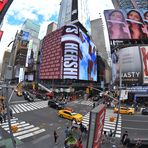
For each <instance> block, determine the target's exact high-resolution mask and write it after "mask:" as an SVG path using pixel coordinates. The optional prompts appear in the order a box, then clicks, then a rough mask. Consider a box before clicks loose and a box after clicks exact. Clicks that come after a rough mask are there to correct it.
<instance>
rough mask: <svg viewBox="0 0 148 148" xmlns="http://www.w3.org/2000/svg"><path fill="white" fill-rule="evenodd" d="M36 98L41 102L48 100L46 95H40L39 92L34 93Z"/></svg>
mask: <svg viewBox="0 0 148 148" xmlns="http://www.w3.org/2000/svg"><path fill="white" fill-rule="evenodd" d="M35 96H36V98H38V99H41V100H47V99H48V98H47V97H46V95H44V94H41V93H39V92H36V94H35Z"/></svg>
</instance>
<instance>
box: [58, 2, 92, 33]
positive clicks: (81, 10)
mask: <svg viewBox="0 0 148 148" xmlns="http://www.w3.org/2000/svg"><path fill="white" fill-rule="evenodd" d="M80 23H81V24H82V25H83V26H84V29H86V31H89V32H90V19H89V13H88V5H87V0H62V1H61V7H60V12H59V18H58V28H60V27H62V26H64V25H66V24H76V25H81V24H80ZM83 26H81V27H83Z"/></svg>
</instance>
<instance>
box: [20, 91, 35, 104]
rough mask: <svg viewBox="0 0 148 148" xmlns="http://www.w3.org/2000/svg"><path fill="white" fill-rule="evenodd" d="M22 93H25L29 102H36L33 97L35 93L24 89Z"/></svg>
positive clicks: (25, 97)
mask: <svg viewBox="0 0 148 148" xmlns="http://www.w3.org/2000/svg"><path fill="white" fill-rule="evenodd" d="M22 94H23V96H24V99H25V100H27V101H29V102H34V97H33V95H32V94H31V93H30V92H28V91H23V93H22Z"/></svg>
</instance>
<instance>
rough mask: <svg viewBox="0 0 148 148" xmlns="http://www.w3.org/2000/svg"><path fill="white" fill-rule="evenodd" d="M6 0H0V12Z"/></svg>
mask: <svg viewBox="0 0 148 148" xmlns="http://www.w3.org/2000/svg"><path fill="white" fill-rule="evenodd" d="M7 2H8V0H1V1H0V12H1V11H2V10H3V8H4V7H5V5H6V4H7Z"/></svg>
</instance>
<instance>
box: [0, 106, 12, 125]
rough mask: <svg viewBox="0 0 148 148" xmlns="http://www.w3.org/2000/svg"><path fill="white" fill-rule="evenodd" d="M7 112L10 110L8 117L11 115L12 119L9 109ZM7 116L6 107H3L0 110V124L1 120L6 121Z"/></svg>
mask: <svg viewBox="0 0 148 148" xmlns="http://www.w3.org/2000/svg"><path fill="white" fill-rule="evenodd" d="M9 112H10V117H11V119H12V118H13V115H12V110H11V109H9ZM7 116H8V113H7V109H6V108H4V109H3V110H1V112H0V123H1V124H2V123H3V122H4V123H5V122H6V119H7Z"/></svg>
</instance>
